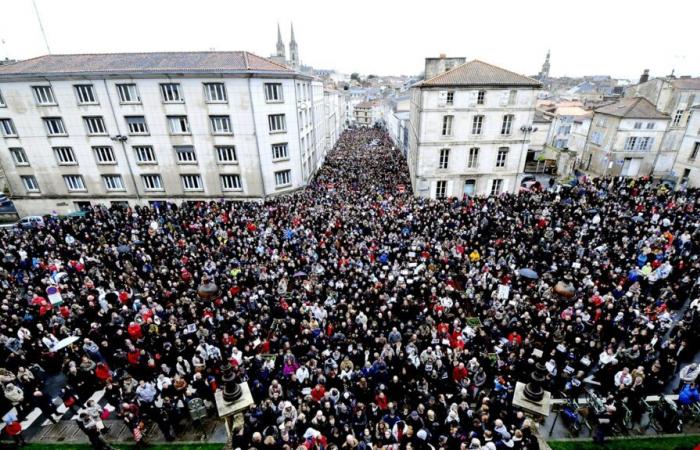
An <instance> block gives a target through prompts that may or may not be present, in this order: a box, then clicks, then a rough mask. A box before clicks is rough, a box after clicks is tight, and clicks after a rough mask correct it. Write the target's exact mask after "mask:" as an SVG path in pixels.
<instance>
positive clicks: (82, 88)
mask: <svg viewBox="0 0 700 450" xmlns="http://www.w3.org/2000/svg"><path fill="white" fill-rule="evenodd" d="M74 88H75V94H76V95H77V96H78V104H79V105H96V104H97V97H96V96H95V91H94V89H93V87H92V85H91V84H76V85H75V86H74Z"/></svg>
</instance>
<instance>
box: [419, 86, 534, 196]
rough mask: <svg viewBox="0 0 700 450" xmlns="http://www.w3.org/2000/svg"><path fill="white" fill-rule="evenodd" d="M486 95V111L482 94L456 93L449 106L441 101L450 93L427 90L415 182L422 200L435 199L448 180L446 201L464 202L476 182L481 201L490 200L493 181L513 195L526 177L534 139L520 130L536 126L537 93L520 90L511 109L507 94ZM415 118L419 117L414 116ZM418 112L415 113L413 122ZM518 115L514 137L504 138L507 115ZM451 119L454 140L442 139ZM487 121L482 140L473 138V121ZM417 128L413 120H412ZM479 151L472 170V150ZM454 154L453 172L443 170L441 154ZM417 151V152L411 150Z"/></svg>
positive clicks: (504, 91) (489, 92) (450, 166)
mask: <svg viewBox="0 0 700 450" xmlns="http://www.w3.org/2000/svg"><path fill="white" fill-rule="evenodd" d="M482 90H485V91H486V95H485V102H484V104H483V105H477V104H476V92H478V90H477V89H456V90H454V103H453V104H452V105H445V104H444V102H443V101H442V99H443V98H444V94H441V91H445V89H422V90H420V91H421V94H422V101H421V104H422V108H421V109H420V113H419V114H420V123H419V129H418V130H416V132H417V133H418V147H417V148H416V152H417V163H416V177H417V178H418V195H421V196H429V197H435V186H436V183H437V182H438V181H440V180H446V181H447V182H448V183H447V196H461V195H462V194H463V187H464V182H465V181H466V180H474V182H475V184H476V191H475V194H476V195H487V194H489V193H490V191H491V185H492V182H493V180H495V179H500V180H503V181H502V188H501V192H514V191H515V189H516V187H517V182H518V180H519V177H520V176H521V174H522V173H523V169H524V165H525V158H526V155H527V150H528V146H529V142H530V134H529V133H527V132H523V131H521V130H520V128H521V127H523V126H525V127H530V126H532V124H533V120H534V113H535V101H536V90H534V89H525V88H519V89H516V90H517V94H516V98H515V101H514V102H513V104H508V96H509V93H510V91H511V89H510V88H508V89H482ZM415 113H418V112H417V110H415ZM413 114H414V112H412V117H414V116H413ZM507 114H508V115H513V116H514V118H513V123H512V127H511V133H510V134H509V135H507V136H504V135H501V127H502V124H503V116H504V115H507ZM446 115H452V116H453V121H452V129H453V131H452V134H451V135H449V136H443V135H442V126H443V117H444V116H446ZM477 115H483V116H484V123H483V128H482V132H481V134H480V135H474V134H472V123H473V120H474V116H477ZM411 121H412V122H413V119H412V120H411ZM472 147H478V148H479V158H478V164H477V167H475V168H468V167H467V159H468V155H469V149H470V148H472ZM501 147H507V148H508V150H509V151H508V155H507V158H506V162H505V166H504V167H496V159H497V155H498V151H499V149H500V148H501ZM443 148H449V149H450V157H449V163H448V167H447V168H446V169H440V168H439V167H438V166H439V158H440V150H441V149H443ZM411 150H412V151H413V148H411Z"/></svg>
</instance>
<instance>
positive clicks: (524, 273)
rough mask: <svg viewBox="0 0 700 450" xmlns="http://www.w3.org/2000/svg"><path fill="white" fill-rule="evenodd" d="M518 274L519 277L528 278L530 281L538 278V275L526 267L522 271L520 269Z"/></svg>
mask: <svg viewBox="0 0 700 450" xmlns="http://www.w3.org/2000/svg"><path fill="white" fill-rule="evenodd" d="M518 274H519V275H520V276H521V277H525V278H530V279H531V280H536V279H537V278H539V275H537V272H535V271H534V270H532V269H530V268H528V267H526V268H524V269H520V270H519V271H518Z"/></svg>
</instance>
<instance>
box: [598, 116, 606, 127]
mask: <svg viewBox="0 0 700 450" xmlns="http://www.w3.org/2000/svg"><path fill="white" fill-rule="evenodd" d="M596 124H597V125H598V126H599V127H604V126H605V117H602V116H601V117H599V118H598V121H597V122H596Z"/></svg>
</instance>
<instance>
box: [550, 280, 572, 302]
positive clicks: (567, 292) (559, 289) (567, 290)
mask: <svg viewBox="0 0 700 450" xmlns="http://www.w3.org/2000/svg"><path fill="white" fill-rule="evenodd" d="M554 292H556V293H557V294H559V295H561V296H562V297H566V298H571V297H573V296H574V295H576V288H574V285H573V284H571V283H567V282H564V281H559V282H558V283H557V284H556V285H555V286H554Z"/></svg>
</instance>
